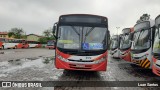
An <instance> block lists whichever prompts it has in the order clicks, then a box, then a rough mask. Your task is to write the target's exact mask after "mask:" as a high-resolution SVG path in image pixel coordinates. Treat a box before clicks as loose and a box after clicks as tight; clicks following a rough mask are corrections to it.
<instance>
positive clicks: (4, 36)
mask: <svg viewBox="0 0 160 90" xmlns="http://www.w3.org/2000/svg"><path fill="white" fill-rule="evenodd" d="M0 38H8V32H0Z"/></svg>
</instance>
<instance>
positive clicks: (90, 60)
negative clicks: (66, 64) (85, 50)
mask: <svg viewBox="0 0 160 90" xmlns="http://www.w3.org/2000/svg"><path fill="white" fill-rule="evenodd" d="M68 60H69V61H74V62H93V60H73V59H68Z"/></svg>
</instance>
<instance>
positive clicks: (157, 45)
mask: <svg viewBox="0 0 160 90" xmlns="http://www.w3.org/2000/svg"><path fill="white" fill-rule="evenodd" d="M153 53H154V54H158V55H160V24H159V25H158V26H157V28H156V32H155V40H154V45H153Z"/></svg>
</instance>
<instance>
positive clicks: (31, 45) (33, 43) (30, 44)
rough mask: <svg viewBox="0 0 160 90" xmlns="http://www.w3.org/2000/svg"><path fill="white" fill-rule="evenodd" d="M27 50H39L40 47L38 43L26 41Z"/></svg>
mask: <svg viewBox="0 0 160 90" xmlns="http://www.w3.org/2000/svg"><path fill="white" fill-rule="evenodd" d="M27 43H28V47H29V48H40V47H41V46H42V45H41V44H40V42H38V41H27Z"/></svg>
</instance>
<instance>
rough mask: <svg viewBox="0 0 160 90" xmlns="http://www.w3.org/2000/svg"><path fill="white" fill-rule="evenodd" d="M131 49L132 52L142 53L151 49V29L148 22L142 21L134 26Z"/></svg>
mask: <svg viewBox="0 0 160 90" xmlns="http://www.w3.org/2000/svg"><path fill="white" fill-rule="evenodd" d="M134 30H135V32H134V35H133V42H134V43H133V48H132V50H134V51H144V50H148V49H149V48H150V47H151V27H150V22H149V21H144V22H141V23H139V24H136V25H135V26H134Z"/></svg>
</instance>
